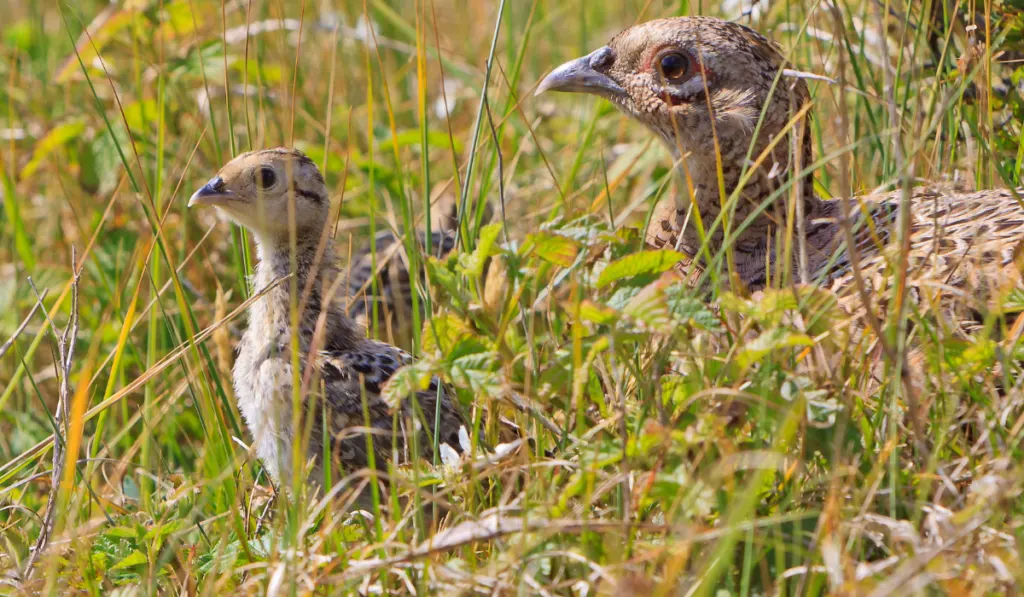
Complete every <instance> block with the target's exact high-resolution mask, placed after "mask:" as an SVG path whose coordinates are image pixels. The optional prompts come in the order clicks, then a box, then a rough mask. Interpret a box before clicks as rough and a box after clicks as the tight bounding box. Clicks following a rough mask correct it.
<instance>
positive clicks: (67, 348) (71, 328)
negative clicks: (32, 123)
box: [23, 246, 82, 578]
mask: <svg viewBox="0 0 1024 597" xmlns="http://www.w3.org/2000/svg"><path fill="white" fill-rule="evenodd" d="M77 261H78V260H77V259H76V256H75V248H74V246H72V247H71V269H72V271H73V272H74V278H73V280H72V282H71V314H70V316H69V317H68V323H67V325H66V326H65V327H64V331H63V332H61V334H60V336H58V337H57V355H58V357H59V359H60V362H59V363H57V375H58V377H59V378H60V388H59V390H58V392H59V393H58V398H57V408H56V412H55V413H54V423H53V469H52V471H51V473H50V495H49V498H48V499H47V502H46V512H45V513H44V514H43V524H42V526H41V528H40V529H39V536H38V537H36V543H35V545H33V546H32V549H31V551H30V552H29V556H28V559H27V560H26V562H25V569H24V574H23V576H24V577H25V578H28V577H30V576H31V575H32V572H33V570H34V568H35V563H36V560H38V559H39V555H40V554H41V553H43V551H45V550H46V544H47V543H48V542H49V540H50V535H51V533H52V532H53V526H54V517H55V514H56V511H57V501H58V496H59V493H60V479H61V477H62V476H63V474H64V463H65V462H66V458H65V457H64V456H65V455H64V447H65V440H66V438H67V430H68V400H69V396H70V395H71V389H70V379H71V366H72V363H73V362H74V357H75V340H76V339H77V337H78V282H79V280H80V279H81V277H82V270H81V269H80V268H77V267H76V263H77ZM28 282H29V285H30V286H32V291H33V292H35V293H36V299H37V301H36V307H41V308H42V310H43V315H44V316H45V317H46V319H47V320H48V321H49V323H50V330H51V332H53V333H54V334H56V332H55V330H56V329H57V327H56V326H55V325H54V324H53V320H52V319H50V314H49V313H48V312H47V311H46V306H44V305H43V298H44V297H45V296H46V292H43V293H40V292H39V291H38V290H37V289H36V286H35V284H34V283H33V282H32V278H29V280H28ZM33 311H35V308H33ZM62 427H63V429H62ZM62 431H63V436H62V435H61V433H62Z"/></svg>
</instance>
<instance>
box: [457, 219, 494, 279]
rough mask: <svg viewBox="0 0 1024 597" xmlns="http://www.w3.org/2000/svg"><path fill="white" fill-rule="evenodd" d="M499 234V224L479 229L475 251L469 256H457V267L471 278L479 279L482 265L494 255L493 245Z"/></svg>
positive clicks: (482, 270)
mask: <svg viewBox="0 0 1024 597" xmlns="http://www.w3.org/2000/svg"><path fill="white" fill-rule="evenodd" d="M500 233H501V223H500V222H495V223H494V224H488V225H487V226H484V227H483V228H481V229H480V239H479V240H478V241H477V245H476V249H475V250H474V251H473V253H472V254H470V255H460V256H459V267H461V268H462V271H463V272H464V273H465V274H466V275H467V276H470V277H472V278H479V277H480V276H482V275H483V273H484V264H486V263H487V259H488V258H490V257H491V255H493V254H494V243H495V241H497V240H498V235H499V234H500Z"/></svg>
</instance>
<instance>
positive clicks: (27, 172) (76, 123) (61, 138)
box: [21, 120, 85, 180]
mask: <svg viewBox="0 0 1024 597" xmlns="http://www.w3.org/2000/svg"><path fill="white" fill-rule="evenodd" d="M84 130H85V122H83V121H81V120H72V121H71V122H65V123H64V124H59V125H57V126H56V127H54V128H53V129H51V130H50V132H49V133H46V136H45V137H43V138H42V139H40V140H39V142H38V143H36V146H35V149H33V151H32V159H31V160H29V162H28V163H27V164H25V167H24V168H22V169H21V179H22V180H25V179H26V178H29V177H30V176H32V175H33V174H35V171H36V170H38V169H39V166H40V165H42V163H43V160H45V159H46V158H48V157H49V156H50V155H51V154H52V153H53V152H54V151H56V150H57V149H59V148H61V147H63V146H64V145H66V144H67V143H68V141H71V140H72V139H75V138H76V137H78V135H81V134H82V131H84Z"/></svg>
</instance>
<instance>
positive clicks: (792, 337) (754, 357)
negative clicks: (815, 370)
mask: <svg viewBox="0 0 1024 597" xmlns="http://www.w3.org/2000/svg"><path fill="white" fill-rule="evenodd" d="M813 344H814V341H813V340H811V338H810V337H809V336H807V335H806V334H798V333H795V332H792V331H790V330H787V329H785V328H772V329H770V330H768V331H766V332H764V333H763V334H761V335H760V336H758V337H757V338H755V339H754V340H753V341H752V342H750V343H749V344H747V345H746V346H744V347H743V350H741V351H740V353H739V354H738V355H737V356H736V361H737V363H739V365H740V367H744V368H746V367H749V366H750V365H752V364H753V363H755V362H757V361H760V360H761V359H763V358H764V357H766V356H767V355H768V354H769V353H771V352H772V351H775V350H779V349H781V348H792V347H794V346H812V345H813Z"/></svg>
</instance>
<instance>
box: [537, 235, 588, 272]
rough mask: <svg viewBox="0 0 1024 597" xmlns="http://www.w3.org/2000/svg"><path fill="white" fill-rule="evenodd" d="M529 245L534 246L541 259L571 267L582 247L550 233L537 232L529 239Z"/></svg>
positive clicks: (568, 239)
mask: <svg viewBox="0 0 1024 597" xmlns="http://www.w3.org/2000/svg"><path fill="white" fill-rule="evenodd" d="M527 243H528V244H529V243H532V244H533V250H534V252H535V253H536V254H537V256H539V257H540V258H541V259H543V260H545V261H548V262H551V263H554V264H555V265H560V266H562V267H569V266H570V265H572V264H573V262H574V261H575V260H576V255H577V254H578V253H579V250H580V245H579V243H577V242H576V241H574V240H572V239H570V238H567V237H564V236H561V235H558V234H552V233H550V232H537V233H534V234H531V235H529V236H528V237H527Z"/></svg>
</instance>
